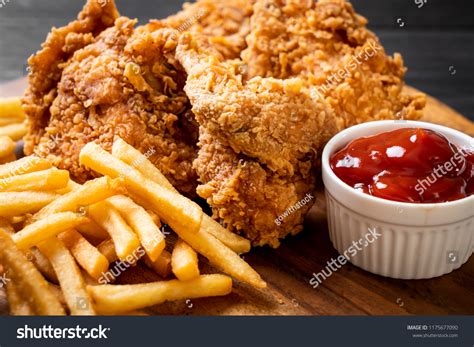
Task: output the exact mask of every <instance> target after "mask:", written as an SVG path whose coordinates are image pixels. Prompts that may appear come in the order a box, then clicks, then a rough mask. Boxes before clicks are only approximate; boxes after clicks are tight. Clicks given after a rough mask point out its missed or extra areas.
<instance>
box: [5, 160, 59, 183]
mask: <svg viewBox="0 0 474 347" xmlns="http://www.w3.org/2000/svg"><path fill="white" fill-rule="evenodd" d="M50 168H52V165H51V163H50V162H49V161H47V160H45V159H42V158H38V157H35V156H29V157H24V158H21V159H18V160H17V161H15V162H13V163H8V164H3V165H0V182H1V181H2V179H3V180H8V179H10V178H11V177H13V176H18V175H24V174H27V173H30V172H36V171H41V170H47V169H50Z"/></svg>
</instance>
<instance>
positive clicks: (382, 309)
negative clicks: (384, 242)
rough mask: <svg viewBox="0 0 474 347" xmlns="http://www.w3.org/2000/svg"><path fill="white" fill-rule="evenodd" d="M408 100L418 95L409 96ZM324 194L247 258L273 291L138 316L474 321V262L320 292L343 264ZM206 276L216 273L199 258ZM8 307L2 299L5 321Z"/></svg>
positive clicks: (351, 281)
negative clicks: (315, 278)
mask: <svg viewBox="0 0 474 347" xmlns="http://www.w3.org/2000/svg"><path fill="white" fill-rule="evenodd" d="M24 85H25V82H24V80H22V81H16V82H13V83H11V84H9V85H3V86H1V85H0V97H2V96H7V95H18V94H20V93H21V91H22V89H23V88H24ZM409 91H410V92H415V90H413V89H411V88H409ZM423 120H424V121H428V122H433V123H438V124H442V125H446V126H450V127H452V128H455V129H458V130H461V131H464V132H465V133H468V134H470V135H474V123H472V122H471V121H469V120H467V119H466V118H464V117H463V116H462V115H460V114H459V113H457V112H456V111H454V110H453V109H451V108H449V107H448V106H446V105H444V104H443V103H441V102H439V101H437V100H436V99H434V98H429V102H428V107H427V108H426V113H425V116H424V119H423ZM324 201H325V200H324V193H323V191H322V188H320V189H319V190H318V192H317V194H316V204H315V206H314V207H313V209H312V210H311V212H310V213H309V215H308V217H307V219H306V222H305V230H304V231H303V232H302V233H300V234H299V235H297V236H294V237H288V238H287V239H286V240H284V241H283V242H282V245H281V247H280V248H278V249H270V248H266V247H264V248H255V249H253V250H252V251H251V252H250V253H249V254H246V255H244V256H243V257H244V258H245V260H246V261H247V262H249V263H250V264H251V265H252V266H253V267H254V268H255V269H256V270H257V271H258V272H259V273H260V274H261V275H262V277H263V278H264V280H265V281H267V283H268V288H267V289H265V290H256V289H253V288H251V287H249V286H247V285H244V284H241V283H238V282H235V287H234V290H233V292H232V294H230V295H228V296H226V297H220V298H207V299H196V300H187V301H180V302H174V303H166V304H163V305H159V306H156V307H153V308H150V309H148V310H145V311H142V312H140V313H139V314H146V315H148V314H150V315H155V314H160V315H454V314H456V315H470V314H474V295H472V293H474V257H471V258H470V260H469V261H468V262H467V263H466V264H464V265H463V266H462V267H461V268H460V269H458V270H455V271H454V272H452V273H450V274H447V275H444V276H441V277H438V278H434V279H430V280H396V279H391V278H385V277H382V276H378V275H373V274H371V273H368V272H366V271H364V270H361V269H359V268H357V267H355V266H353V265H351V264H346V265H345V266H343V267H342V268H341V269H340V270H339V271H337V272H334V273H333V275H332V276H330V277H329V278H328V279H326V280H325V281H324V282H323V283H322V284H321V285H319V286H318V287H317V288H316V289H313V288H312V287H311V286H310V284H309V280H310V278H311V277H312V274H313V273H318V272H319V271H321V270H322V269H323V268H324V267H325V266H326V262H327V261H330V260H331V259H332V258H335V257H337V256H338V253H337V251H336V250H335V249H334V248H333V246H332V245H331V242H330V240H329V235H328V229H327V222H326V214H325V202H324ZM201 264H204V265H203V268H204V271H203V272H213V271H214V270H213V269H212V268H210V267H209V266H208V265H207V264H206V260H205V259H203V258H201ZM151 280H158V277H157V276H156V275H155V274H154V273H152V272H151V271H149V270H147V269H145V268H142V267H135V268H132V269H131V270H129V271H127V272H126V273H124V274H123V275H122V277H120V278H119V280H118V283H140V282H147V281H151ZM7 313H8V306H7V302H6V300H5V295H4V293H3V291H0V314H7Z"/></svg>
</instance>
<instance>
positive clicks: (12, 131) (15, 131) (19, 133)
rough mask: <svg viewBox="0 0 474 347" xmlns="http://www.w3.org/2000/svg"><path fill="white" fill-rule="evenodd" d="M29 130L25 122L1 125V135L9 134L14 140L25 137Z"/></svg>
mask: <svg viewBox="0 0 474 347" xmlns="http://www.w3.org/2000/svg"><path fill="white" fill-rule="evenodd" d="M27 132H28V130H27V128H26V124H25V123H17V124H10V125H5V126H2V127H0V136H8V137H10V138H11V139H12V140H13V141H18V140H21V139H22V138H23V136H25V135H26V133H27Z"/></svg>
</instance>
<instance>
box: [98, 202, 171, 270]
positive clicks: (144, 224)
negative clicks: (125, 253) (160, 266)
mask: <svg viewBox="0 0 474 347" xmlns="http://www.w3.org/2000/svg"><path fill="white" fill-rule="evenodd" d="M107 202H108V203H109V204H110V205H112V206H113V207H114V208H115V209H116V210H117V211H119V212H120V214H121V215H122V217H123V218H124V219H125V220H126V221H127V223H128V225H130V226H131V227H132V229H133V230H134V231H135V233H136V234H137V235H138V237H139V239H140V241H141V244H142V246H143V248H144V249H145V251H146V253H147V254H148V256H149V257H150V259H151V260H152V261H155V260H156V259H158V257H159V256H160V254H161V252H162V251H163V250H164V249H165V246H166V244H165V237H164V235H163V234H162V233H161V230H160V228H159V226H161V225H156V224H155V223H154V221H153V219H152V218H151V216H150V215H149V214H148V212H146V210H145V209H144V208H143V207H141V206H139V205H137V204H135V203H134V202H133V200H132V199H130V198H127V197H126V196H123V195H117V196H113V197H111V198H109V199H107Z"/></svg>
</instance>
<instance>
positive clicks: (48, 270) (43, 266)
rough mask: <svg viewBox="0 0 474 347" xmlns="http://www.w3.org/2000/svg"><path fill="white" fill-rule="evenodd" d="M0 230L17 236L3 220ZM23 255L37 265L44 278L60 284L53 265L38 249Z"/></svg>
mask: <svg viewBox="0 0 474 347" xmlns="http://www.w3.org/2000/svg"><path fill="white" fill-rule="evenodd" d="M0 229H3V230H4V231H5V232H6V233H7V234H8V235H10V236H13V235H14V234H15V230H14V229H13V227H12V226H11V224H10V223H9V222H7V221H6V220H4V219H2V218H0ZM23 253H25V255H26V259H28V260H29V261H31V262H33V264H35V266H36V268H37V269H38V270H39V271H40V272H41V274H42V275H43V276H45V277H46V278H47V279H48V280H50V281H51V282H54V283H58V279H57V277H56V273H55V272H54V269H53V267H52V266H51V263H50V262H49V260H48V259H47V258H46V257H45V256H44V255H43V254H42V253H41V252H40V251H39V250H38V249H37V248H36V247H33V248H31V249H30V250H26V251H23Z"/></svg>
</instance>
